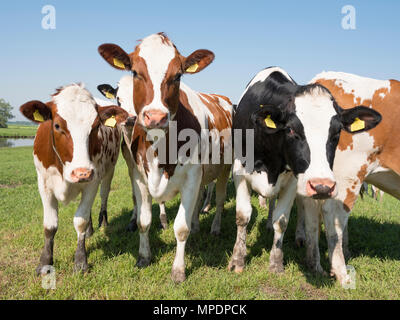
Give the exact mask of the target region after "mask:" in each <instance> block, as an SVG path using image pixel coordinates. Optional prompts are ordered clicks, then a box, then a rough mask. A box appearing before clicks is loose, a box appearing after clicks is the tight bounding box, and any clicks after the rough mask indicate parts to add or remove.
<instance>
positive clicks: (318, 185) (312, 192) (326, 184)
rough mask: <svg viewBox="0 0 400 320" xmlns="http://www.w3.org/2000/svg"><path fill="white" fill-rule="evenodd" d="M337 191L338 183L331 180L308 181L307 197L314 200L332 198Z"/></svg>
mask: <svg viewBox="0 0 400 320" xmlns="http://www.w3.org/2000/svg"><path fill="white" fill-rule="evenodd" d="M335 190H336V182H335V181H332V180H331V179H318V178H317V179H310V180H308V181H307V195H308V196H309V197H313V198H314V199H328V198H331V197H332V195H333V193H334V192H335Z"/></svg>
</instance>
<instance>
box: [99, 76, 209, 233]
mask: <svg viewBox="0 0 400 320" xmlns="http://www.w3.org/2000/svg"><path fill="white" fill-rule="evenodd" d="M97 89H98V90H99V91H100V93H101V94H103V96H104V97H106V98H107V99H116V100H117V103H118V105H119V106H120V107H121V108H123V109H125V111H127V112H128V113H129V115H130V117H131V118H132V119H135V120H136V113H135V109H134V107H133V96H132V92H133V78H132V76H131V75H125V76H123V77H122V78H121V79H120V80H119V82H118V85H117V87H116V88H113V87H112V86H111V85H110V84H107V83H104V84H100V85H98V86H97ZM135 120H133V121H131V122H130V123H129V122H127V123H129V125H128V124H126V125H125V126H123V137H124V139H123V142H122V155H123V157H124V159H125V162H126V164H127V166H128V171H129V177H130V180H131V183H132V187H133V167H132V161H133V159H132V154H131V152H130V146H131V144H132V128H133V125H134V123H135ZM214 187H215V183H214V182H211V183H210V184H209V185H208V186H207V194H206V196H205V200H204V203H203V206H202V208H201V210H200V211H201V212H208V211H209V210H210V208H211V198H212V194H213V190H214ZM132 198H133V202H134V210H133V211H132V216H131V220H130V222H129V225H128V227H127V230H128V231H135V230H136V229H137V224H136V219H137V209H136V206H135V203H136V202H135V194H134V193H133V192H132ZM159 206H160V224H161V228H162V229H167V227H168V219H167V213H166V210H165V204H164V203H160V205H159Z"/></svg>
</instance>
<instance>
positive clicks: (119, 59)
mask: <svg viewBox="0 0 400 320" xmlns="http://www.w3.org/2000/svg"><path fill="white" fill-rule="evenodd" d="M98 51H99V53H100V55H101V56H102V57H103V58H104V60H106V61H107V62H108V63H109V64H110V65H111V66H112V67H114V68H116V69H118V70H131V69H132V64H131V59H130V58H129V55H128V54H127V53H126V52H125V51H124V50H123V49H121V48H120V47H119V46H117V45H116V44H112V43H105V44H102V45H101V46H100V47H99V48H98Z"/></svg>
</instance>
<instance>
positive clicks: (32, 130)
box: [0, 124, 38, 138]
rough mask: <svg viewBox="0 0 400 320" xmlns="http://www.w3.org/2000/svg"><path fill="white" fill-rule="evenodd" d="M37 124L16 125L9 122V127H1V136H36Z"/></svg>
mask: <svg viewBox="0 0 400 320" xmlns="http://www.w3.org/2000/svg"><path fill="white" fill-rule="evenodd" d="M37 128H38V127H37V126H35V125H31V126H28V125H16V124H9V125H8V128H0V138H2V137H7V138H9V137H34V136H35V134H36V130H37Z"/></svg>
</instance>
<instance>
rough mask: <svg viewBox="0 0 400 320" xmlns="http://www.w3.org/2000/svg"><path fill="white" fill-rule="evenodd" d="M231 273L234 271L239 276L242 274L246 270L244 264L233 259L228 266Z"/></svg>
mask: <svg viewBox="0 0 400 320" xmlns="http://www.w3.org/2000/svg"><path fill="white" fill-rule="evenodd" d="M228 270H229V271H234V272H235V273H237V274H240V273H242V272H243V270H244V262H241V261H238V260H234V259H232V260H231V261H230V262H229V265H228Z"/></svg>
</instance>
